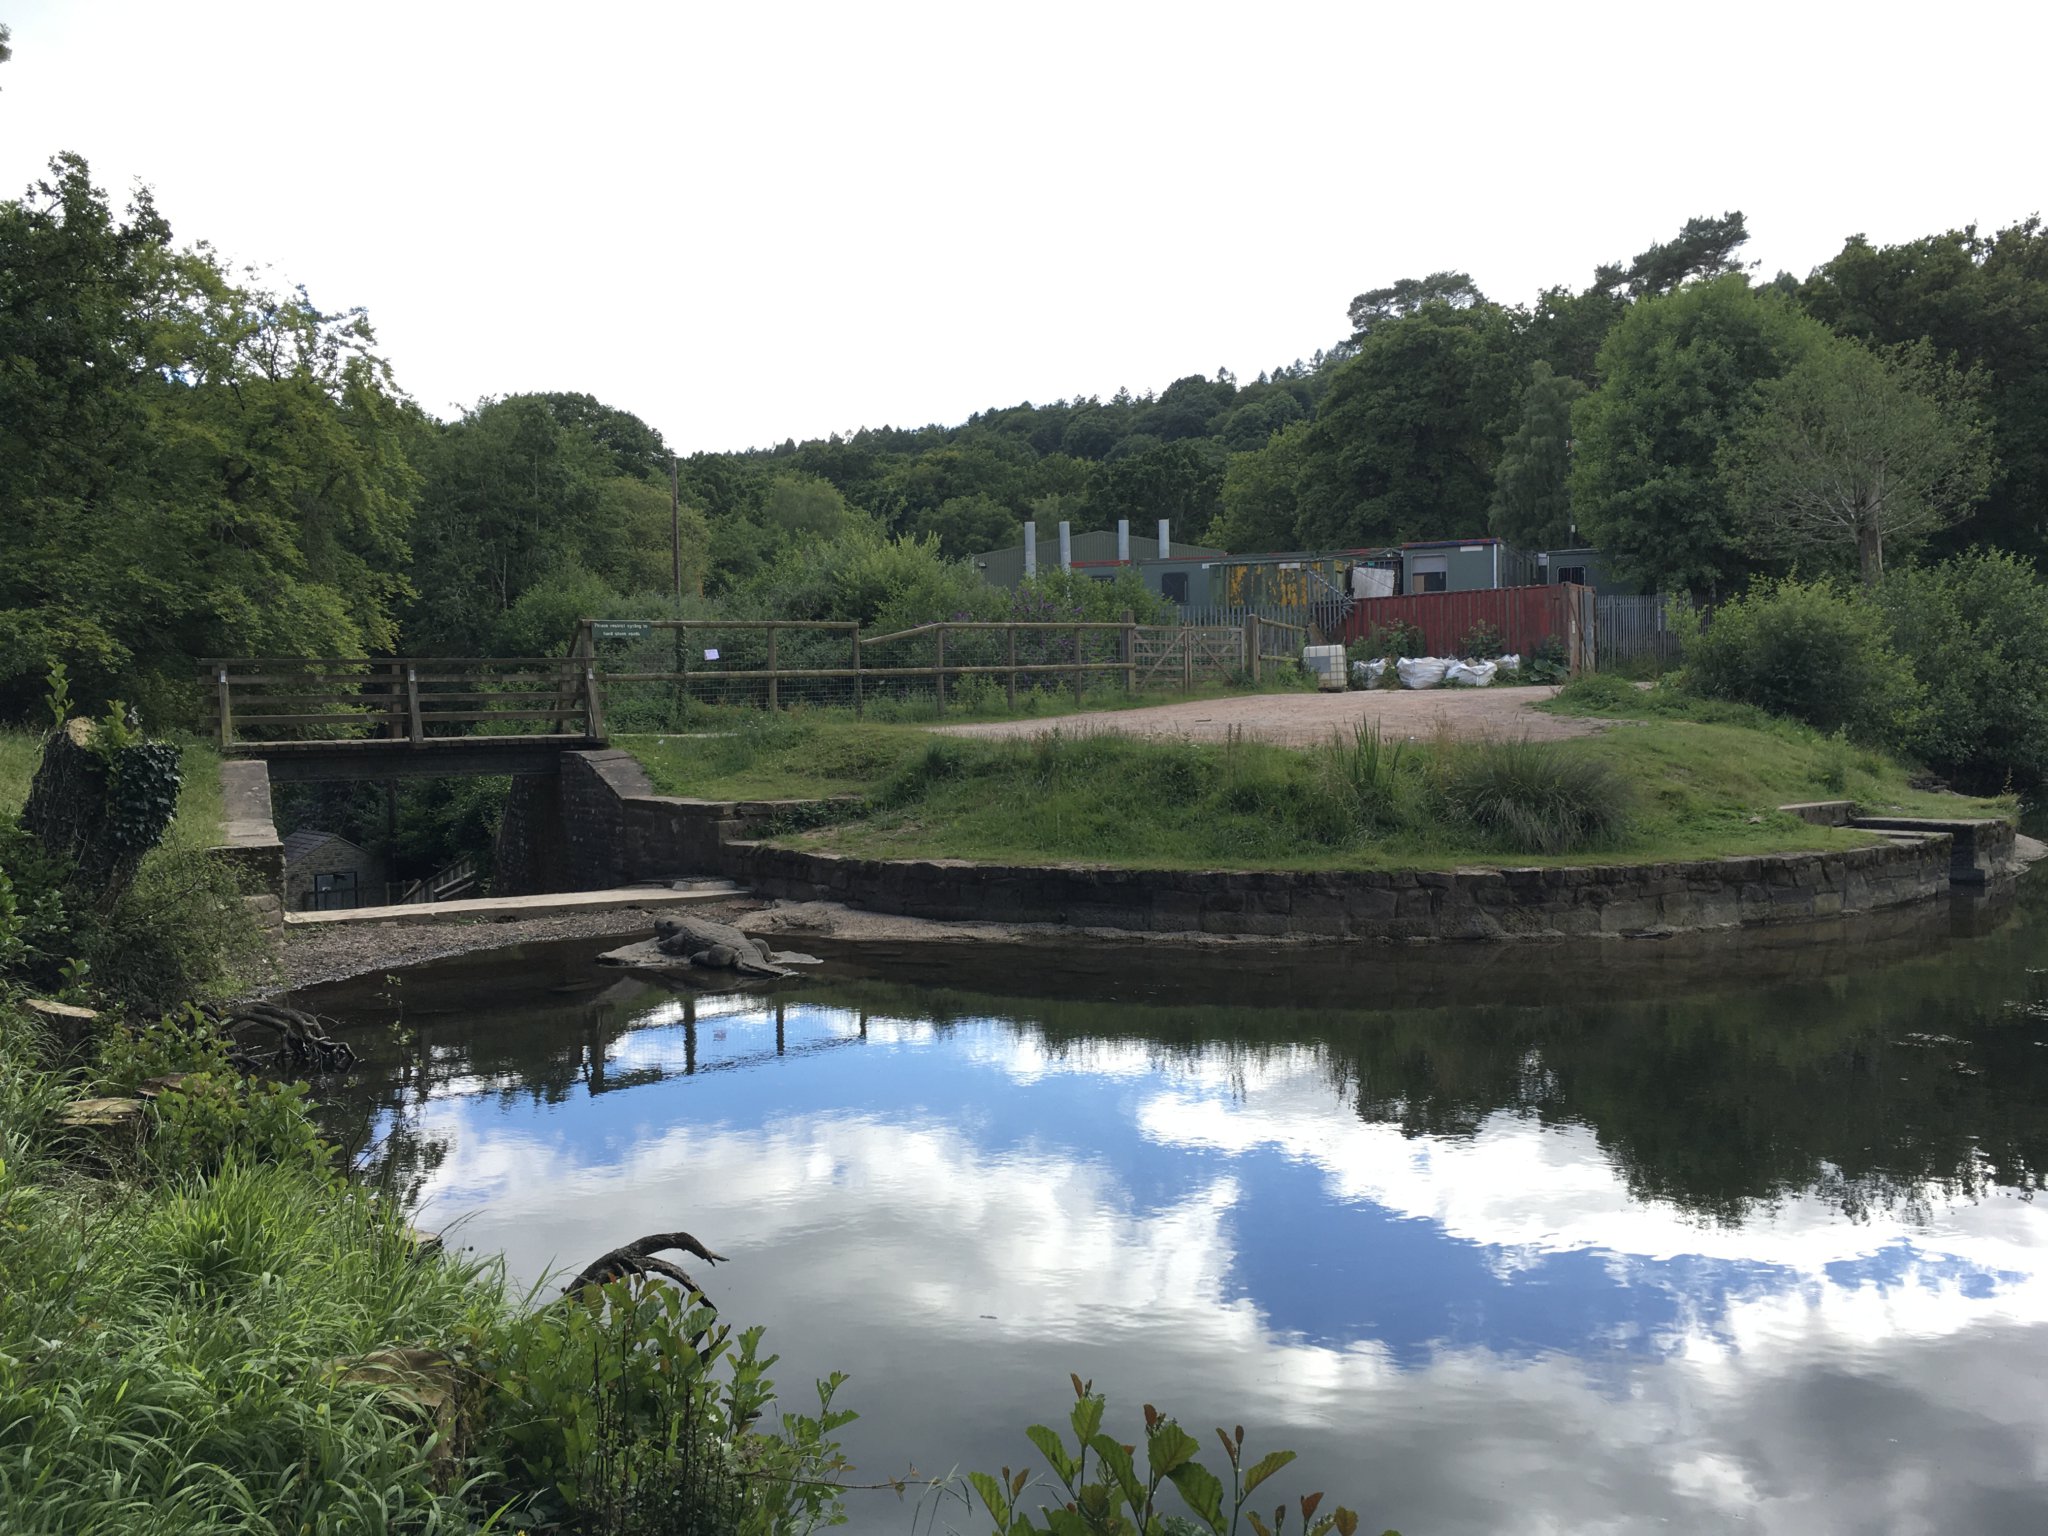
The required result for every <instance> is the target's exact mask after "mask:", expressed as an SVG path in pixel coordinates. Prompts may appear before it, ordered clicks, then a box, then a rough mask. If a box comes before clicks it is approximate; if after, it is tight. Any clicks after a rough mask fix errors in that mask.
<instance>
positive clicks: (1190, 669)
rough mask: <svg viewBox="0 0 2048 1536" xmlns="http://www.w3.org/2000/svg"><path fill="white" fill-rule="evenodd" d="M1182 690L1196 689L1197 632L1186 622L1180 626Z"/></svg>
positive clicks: (1192, 690)
mask: <svg viewBox="0 0 2048 1536" xmlns="http://www.w3.org/2000/svg"><path fill="white" fill-rule="evenodd" d="M1180 691H1181V692H1182V693H1193V692H1194V691H1195V632H1194V631H1193V630H1192V629H1190V628H1188V626H1187V625H1185V624H1183V625H1181V627H1180Z"/></svg>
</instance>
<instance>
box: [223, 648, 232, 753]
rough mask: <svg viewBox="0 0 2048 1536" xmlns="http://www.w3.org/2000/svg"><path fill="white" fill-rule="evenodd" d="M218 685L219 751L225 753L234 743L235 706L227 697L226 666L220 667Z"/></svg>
mask: <svg viewBox="0 0 2048 1536" xmlns="http://www.w3.org/2000/svg"><path fill="white" fill-rule="evenodd" d="M219 683H220V749H221V751H223V752H225V751H227V750H228V748H229V747H230V746H231V745H233V743H234V739H235V706H234V703H233V701H232V700H231V699H230V697H229V690H228V669H227V667H226V665H225V664H223V665H222V667H221V669H220V673H219Z"/></svg>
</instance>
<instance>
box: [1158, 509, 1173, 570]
mask: <svg viewBox="0 0 2048 1536" xmlns="http://www.w3.org/2000/svg"><path fill="white" fill-rule="evenodd" d="M1171 528H1172V524H1171V523H1169V522H1168V521H1167V520H1166V519H1165V518H1163V517H1162V518H1161V519H1159V558H1160V559H1162V560H1171V559H1172V558H1173V539H1172V537H1171Z"/></svg>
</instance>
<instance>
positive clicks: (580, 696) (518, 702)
mask: <svg viewBox="0 0 2048 1536" xmlns="http://www.w3.org/2000/svg"><path fill="white" fill-rule="evenodd" d="M204 667H205V671H204V673H203V674H202V676H203V678H204V681H205V684H206V686H207V688H208V689H209V692H210V694H211V699H210V703H211V705H212V714H213V722H214V728H215V731H216V733H217V734H218V737H219V740H220V745H221V747H222V749H223V750H232V749H233V748H235V747H237V746H246V745H260V744H263V743H266V742H278V741H350V740H357V741H360V740H365V739H369V740H386V741H409V742H413V743H415V744H418V743H421V742H425V741H428V740H437V739H440V738H444V737H451V736H478V735H493V734H499V733H500V732H501V730H502V728H506V727H509V728H511V729H513V730H515V731H521V732H529V733H530V732H532V731H534V730H536V729H538V730H540V731H542V732H544V733H547V734H566V735H575V736H580V737H584V738H587V739H590V740H601V739H603V736H604V712H603V704H602V697H601V695H600V693H599V691H598V689H597V686H596V679H595V677H594V675H593V673H592V670H591V668H590V665H589V663H588V659H587V658H583V657H577V656H538V657H537V656H494V657H459V658H458V657H445V656H439V657H437V656H396V657H388V658H384V657H380V658H377V659H374V660H368V661H366V660H363V659H361V658H353V659H351V658H347V657H343V658H339V659H337V658H334V657H312V658H304V657H238V658H215V659H213V660H209V661H207V662H205V663H204Z"/></svg>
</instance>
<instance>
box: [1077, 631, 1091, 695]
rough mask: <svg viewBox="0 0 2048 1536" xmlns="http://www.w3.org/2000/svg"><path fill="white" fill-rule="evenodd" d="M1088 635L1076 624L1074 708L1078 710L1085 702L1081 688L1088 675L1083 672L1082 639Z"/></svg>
mask: <svg viewBox="0 0 2048 1536" xmlns="http://www.w3.org/2000/svg"><path fill="white" fill-rule="evenodd" d="M1086 633H1087V631H1085V630H1083V629H1082V628H1081V626H1080V625H1078V624H1076V625H1075V626H1074V707H1075V708H1076V709H1079V708H1080V707H1081V706H1082V704H1083V703H1084V702H1085V701H1084V700H1083V698H1082V697H1081V688H1082V684H1083V680H1084V679H1085V678H1086V677H1087V676H1088V674H1087V673H1085V672H1083V671H1082V670H1081V662H1082V655H1081V637H1082V636H1083V635H1084V634H1086Z"/></svg>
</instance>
